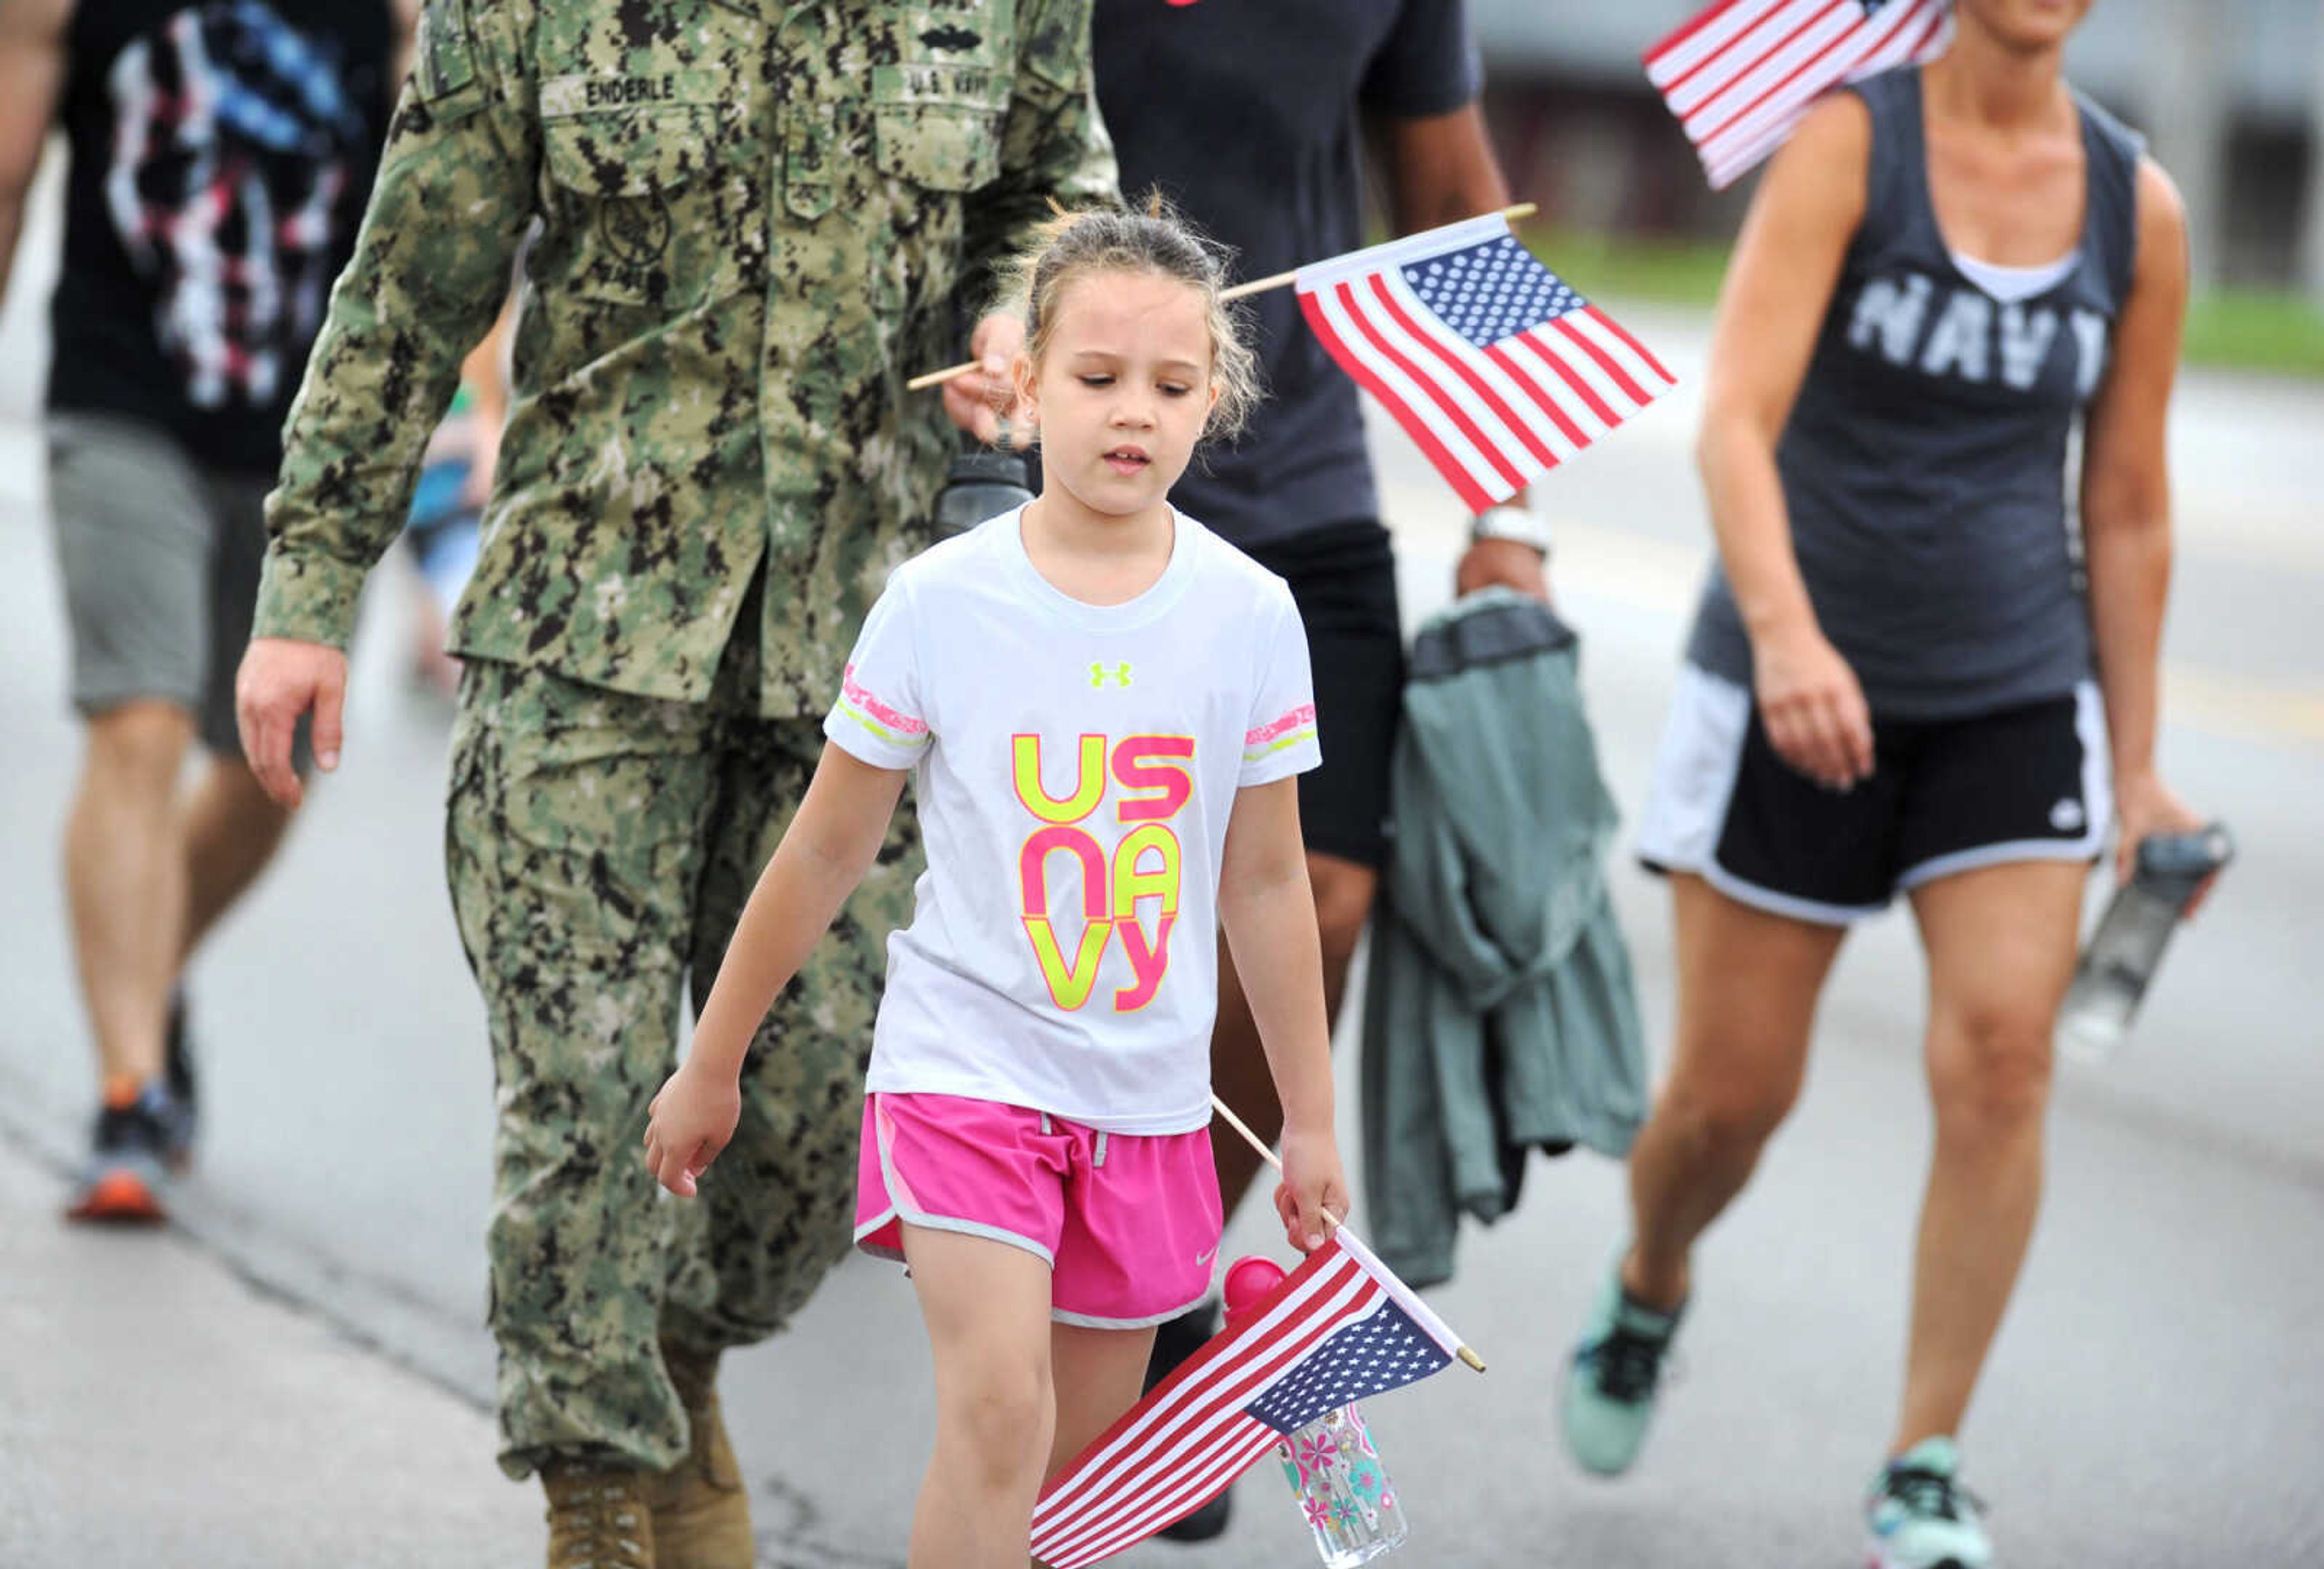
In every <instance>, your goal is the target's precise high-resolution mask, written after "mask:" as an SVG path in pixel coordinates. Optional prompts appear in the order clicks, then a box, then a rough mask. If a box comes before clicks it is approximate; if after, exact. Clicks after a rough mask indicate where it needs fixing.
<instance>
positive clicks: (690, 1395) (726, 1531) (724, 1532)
mask: <svg viewBox="0 0 2324 1569" xmlns="http://www.w3.org/2000/svg"><path fill="white" fill-rule="evenodd" d="M661 1354H662V1362H663V1365H664V1366H666V1367H668V1368H669V1381H670V1382H671V1383H673V1384H675V1385H676V1386H678V1399H679V1400H680V1401H681V1402H683V1403H684V1404H685V1407H686V1419H687V1423H688V1424H690V1425H691V1426H692V1428H693V1430H694V1442H693V1444H692V1445H691V1446H690V1447H689V1448H688V1449H687V1452H686V1458H685V1459H684V1460H681V1461H679V1462H678V1463H677V1464H676V1465H674V1466H672V1467H671V1468H670V1469H669V1470H668V1471H659V1472H653V1471H650V1472H644V1473H643V1474H644V1477H645V1493H644V1497H645V1499H646V1500H647V1502H648V1504H649V1505H650V1507H651V1509H653V1535H654V1551H655V1553H656V1554H657V1555H659V1556H658V1559H657V1569H751V1565H752V1564H754V1563H756V1562H757V1561H758V1546H757V1543H756V1542H755V1541H754V1540H753V1539H752V1535H751V1498H750V1493H749V1491H748V1490H746V1489H745V1488H744V1487H743V1486H742V1469H741V1468H740V1467H739V1466H737V1465H736V1464H735V1463H734V1449H733V1445H732V1444H728V1443H727V1442H726V1422H725V1419H724V1417H721V1416H720V1415H719V1412H718V1353H717V1352H710V1353H709V1354H707V1355H704V1354H702V1353H700V1352H687V1351H683V1350H680V1349H679V1348H678V1347H676V1346H672V1345H664V1346H663V1347H662V1348H661Z"/></svg>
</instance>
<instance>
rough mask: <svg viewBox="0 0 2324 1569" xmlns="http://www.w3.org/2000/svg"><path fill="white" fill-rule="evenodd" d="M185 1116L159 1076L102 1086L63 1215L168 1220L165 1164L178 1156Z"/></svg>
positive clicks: (119, 1220) (117, 1220)
mask: <svg viewBox="0 0 2324 1569" xmlns="http://www.w3.org/2000/svg"><path fill="white" fill-rule="evenodd" d="M186 1121H187V1118H186V1115H185V1112H184V1111H183V1110H182V1109H181V1108H180V1106H179V1105H178V1103H176V1102H175V1101H174V1100H172V1099H171V1095H170V1090H169V1086H168V1084H166V1083H165V1082H163V1081H162V1080H160V1079H155V1080H153V1081H152V1082H150V1083H148V1084H143V1085H142V1086H140V1085H136V1084H113V1085H109V1086H107V1088H106V1096H105V1103H104V1104H103V1105H102V1106H100V1107H99V1108H98V1110H97V1126H96V1128H95V1130H94V1131H92V1132H91V1133H90V1135H89V1153H88V1165H87V1166H86V1167H84V1168H82V1172H81V1180H80V1185H79V1186H78V1187H77V1188H76V1189H75V1190H74V1192H73V1198H72V1203H71V1204H69V1205H68V1206H67V1208H66V1210H65V1214H67V1216H69V1218H70V1219H73V1220H77V1221H109V1222H115V1223H125V1224H133V1225H134V1224H141V1223H142V1224H152V1223H156V1222H160V1221H165V1220H167V1219H169V1208H168V1203H167V1200H168V1196H169V1188H170V1181H171V1177H170V1169H171V1166H172V1164H173V1163H175V1162H177V1161H179V1160H180V1159H181V1158H182V1157H181V1155H180V1153H178V1152H180V1151H182V1150H183V1149H185V1147H186V1144H187V1140H188V1137H189V1135H188V1132H187V1131H186V1129H185V1127H184V1124H185V1122H186Z"/></svg>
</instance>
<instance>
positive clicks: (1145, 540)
mask: <svg viewBox="0 0 2324 1569" xmlns="http://www.w3.org/2000/svg"><path fill="white" fill-rule="evenodd" d="M1018 529H1019V539H1020V540H1023V542H1024V546H1025V555H1026V557H1027V558H1028V559H1029V560H1030V561H1031V562H1032V563H1033V569H1034V570H1035V571H1037V572H1038V573H1039V574H1040V575H1041V576H1042V577H1045V578H1047V579H1048V581H1049V584H1050V586H1052V587H1054V588H1056V590H1057V591H1058V592H1059V593H1061V594H1064V595H1067V596H1068V597H1070V598H1074V599H1078V600H1080V601H1082V602H1083V603H1084V604H1085V605H1126V604H1128V603H1129V602H1130V601H1131V600H1133V599H1135V598H1137V597H1138V596H1139V595H1141V594H1143V593H1145V592H1146V591H1147V590H1148V589H1149V588H1151V587H1153V586H1154V585H1155V584H1156V583H1157V582H1158V581H1159V580H1160V579H1161V577H1162V574H1163V573H1164V572H1165V571H1166V570H1167V569H1168V568H1169V565H1170V556H1171V552H1172V551H1173V550H1174V549H1176V544H1177V532H1178V531H1177V525H1176V521H1175V520H1174V519H1173V517H1172V515H1171V512H1170V508H1169V506H1168V504H1167V503H1164V502H1157V503H1154V505H1153V506H1151V507H1149V508H1147V509H1146V510H1144V511H1142V512H1133V513H1131V514H1130V515H1129V516H1127V517H1115V516H1111V515H1109V514H1107V513H1104V512H1097V511H1094V510H1093V509H1092V508H1089V507H1086V506H1084V505H1083V504H1082V503H1081V501H1080V500H1079V499H1078V498H1077V497H1075V496H1074V494H1073V493H1071V492H1070V491H1067V490H1066V489H1065V487H1064V486H1062V485H1057V484H1056V483H1054V482H1045V483H1044V484H1043V485H1042V488H1041V494H1040V495H1039V496H1038V497H1037V498H1036V499H1034V500H1033V501H1031V502H1028V503H1026V507H1025V511H1024V513H1023V515H1022V517H1021V518H1020V519H1019V522H1018Z"/></svg>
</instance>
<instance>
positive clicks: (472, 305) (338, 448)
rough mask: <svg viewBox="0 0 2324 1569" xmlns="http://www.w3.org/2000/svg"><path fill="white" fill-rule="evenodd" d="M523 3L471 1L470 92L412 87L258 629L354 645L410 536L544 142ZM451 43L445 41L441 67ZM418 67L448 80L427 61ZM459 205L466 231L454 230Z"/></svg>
mask: <svg viewBox="0 0 2324 1569" xmlns="http://www.w3.org/2000/svg"><path fill="white" fill-rule="evenodd" d="M519 9H521V8H518V7H514V6H512V5H505V6H496V7H484V6H470V7H468V8H466V13H465V14H466V19H467V22H468V23H469V32H467V33H463V34H461V35H460V41H459V42H458V43H457V51H458V57H459V59H460V60H461V61H462V62H463V65H464V74H462V75H460V76H459V77H458V78H457V86H447V85H445V84H444V83H443V82H440V81H434V82H433V83H432V86H431V83H430V82H420V81H415V82H414V83H413V84H412V85H411V87H410V89H409V91H408V96H407V99H406V104H405V107H404V108H403V109H402V110H401V111H399V113H398V114H397V115H396V117H395V120H394V123H393V125H392V128H391V130H390V132H389V135H388V140H387V145H386V147H385V148H384V149H383V152H382V154H381V159H380V166H379V173H378V176H377V178H376V180H374V183H373V187H372V191H371V196H370V199H369V201H368V203H367V204H366V207H365V209H364V224H363V228H362V231H361V235H360V237H359V238H358V241H357V244H356V247H355V256H354V258H353V259H352V260H351V261H350V262H349V263H347V268H346V272H345V273H344V274H343V275H342V276H341V277H340V279H339V281H338V283H337V286H336V287H335V288H334V289H333V290H332V291H331V302H330V309H329V312H328V314H327V316H326V318H325V319H324V324H323V328H322V331H321V333H320V334H319V335H318V337H317V339H316V342H315V346H314V349H313V352H312V354H311V355H310V356H309V366H308V373H307V374H306V376H305V378H304V379H303V380H302V381H301V383H300V388H299V394H298V396H297V398H296V399H295V400H294V401H292V404H291V414H290V418H289V420H288V421H287V423H286V424H285V427H284V429H283V439H282V449H283V450H282V468H281V475H280V479H279V483H278V484H277V485H276V488H275V490H274V493H273V494H272V495H271V496H270V497H268V499H267V506H266V521H267V531H268V534H269V536H270V539H271V541H272V543H271V546H270V548H269V549H268V551H267V554H266V558H265V563H264V566H263V568H262V569H261V575H260V579H259V591H258V603H257V606H256V609H255V612H254V615H253V618H252V635H253V636H254V637H281V638H291V639H294V640H296V641H302V642H318V643H325V644H329V645H332V646H335V647H339V648H345V647H346V643H347V640H348V637H349V636H350V634H351V633H352V632H353V631H354V627H355V606H356V604H357V602H358V601H359V600H360V598H361V597H362V593H363V586H364V577H365V575H366V574H367V573H368V572H369V571H370V569H371V568H372V566H373V565H374V563H375V562H376V561H377V560H378V559H379V558H380V557H381V556H383V554H385V553H386V551H387V549H388V547H389V546H390V545H392V544H393V543H394V542H395V540H396V538H397V537H398V536H399V535H400V534H401V532H402V530H403V525H404V522H405V520H406V517H407V515H408V512H409V509H410V501H411V486H412V483H413V481H414V479H415V478H416V476H417V475H418V472H419V467H420V455H421V452H422V450H423V449H424V448H425V447H426V445H427V443H428V440H429V437H430V435H432V434H433V432H434V431H435V429H436V427H437V425H438V422H439V421H440V420H442V418H443V415H444V411H445V409H446V408H447V406H448V405H449V404H450V402H451V401H452V393H453V391H454V388H455V387H456V386H457V383H458V379H459V373H460V364H461V361H462V360H463V359H464V358H466V355H467V352H468V350H469V349H470V348H471V347H473V346H475V343H476V341H477V340H478V339H479V338H481V337H484V332H485V329H486V328H488V327H490V326H491V324H492V319H493V314H494V313H495V312H497V311H498V309H500V305H501V302H502V300H503V298H504V297H505V296H506V294H507V291H508V287H509V274H510V269H511V264H512V261H513V259H514V257H515V255H516V251H517V246H518V243H519V241H520V239H521V236H522V234H523V232H524V229H525V227H526V226H527V225H528V224H529V223H530V221H531V216H532V210H533V208H532V204H533V199H534V190H533V182H534V179H535V173H536V170H537V167H538V163H539V121H538V116H537V115H536V113H535V110H534V106H533V104H532V102H531V100H530V96H529V89H528V88H526V87H525V85H524V83H523V81H522V79H521V71H518V72H517V73H516V74H515V76H513V77H511V76H510V75H509V73H507V72H504V71H503V69H502V68H503V64H504V63H505V62H510V61H515V60H520V59H521V55H522V51H523V49H524V47H525V42H524V37H523V32H524V23H523V18H522V17H521V16H520V15H516V14H513V13H514V12H515V11H517V10H519ZM462 14H463V12H462V8H461V7H458V6H453V7H450V8H449V15H450V17H451V18H458V17H459V16H461V15H462ZM448 25H451V23H450V21H448V20H447V26H448ZM454 51H455V46H454V45H453V44H450V43H447V46H446V48H445V49H444V50H442V51H438V66H439V67H440V65H441V64H442V58H443V57H444V56H446V55H448V54H450V53H452V52H454ZM421 75H422V76H423V77H429V78H431V79H432V78H435V77H440V76H441V75H442V72H441V70H440V69H428V68H426V67H425V65H424V62H423V69H422V72H421ZM438 88H440V89H441V91H440V93H439V94H438V97H434V98H432V99H429V98H427V97H426V94H428V93H429V92H430V91H434V90H436V89H438ZM451 214H457V215H459V224H458V230H457V235H456V236H454V237H452V238H448V239H447V238H445V237H444V227H445V225H446V223H447V215H451Z"/></svg>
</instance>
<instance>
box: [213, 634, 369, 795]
mask: <svg viewBox="0 0 2324 1569" xmlns="http://www.w3.org/2000/svg"><path fill="white" fill-rule="evenodd" d="M346 695H347V656H346V654H345V653H344V652H342V651H339V650H337V649H335V648H332V647H330V646H329V645H328V644H326V643H310V642H299V641H294V640H292V639H291V638H281V637H260V638H253V639H251V640H250V647H249V649H248V651H245V652H244V654H243V656H242V669H240V670H239V671H237V672H236V673H235V681H234V714H235V725H237V726H238V727H239V728H240V730H241V732H242V755H243V756H244V758H246V759H247V760H248V761H249V762H250V771H251V772H252V773H253V774H254V775H255V776H257V779H258V783H259V787H260V788H261V789H263V790H265V792H266V793H267V794H268V795H269V796H271V797H272V798H273V800H274V803H275V805H277V806H280V807H296V806H297V805H298V804H299V803H300V800H301V799H303V798H304V797H305V794H306V791H305V789H303V787H301V786H300V782H299V773H298V771H297V770H296V769H294V768H292V767H291V739H292V737H293V736H295V735H296V734H298V730H299V721H300V718H301V717H302V716H304V715H308V714H312V715H314V716H315V729H314V737H313V739H314V745H315V766H316V767H318V768H319V769H321V770H322V771H324V772H325V773H329V772H330V771H332V770H334V769H336V768H337V767H338V766H339V745H340V743H341V741H342V740H343V739H344V735H343V733H342V731H341V728H340V712H341V708H342V706H343V705H344V704H345V703H346Z"/></svg>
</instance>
